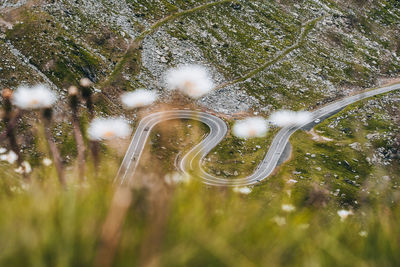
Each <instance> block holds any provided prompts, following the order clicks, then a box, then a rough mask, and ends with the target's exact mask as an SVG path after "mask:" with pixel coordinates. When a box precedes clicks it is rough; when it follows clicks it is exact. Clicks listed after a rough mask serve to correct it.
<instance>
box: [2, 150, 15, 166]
mask: <svg viewBox="0 0 400 267" xmlns="http://www.w3.org/2000/svg"><path fill="white" fill-rule="evenodd" d="M17 159H18V155H17V154H16V153H15V152H14V151H12V150H10V151H9V152H8V153H7V154H4V155H0V160H2V161H7V162H8V163H10V164H14V162H15V161H17Z"/></svg>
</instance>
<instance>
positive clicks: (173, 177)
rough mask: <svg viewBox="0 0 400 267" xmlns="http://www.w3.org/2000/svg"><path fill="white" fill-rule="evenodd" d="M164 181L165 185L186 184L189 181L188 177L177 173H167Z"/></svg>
mask: <svg viewBox="0 0 400 267" xmlns="http://www.w3.org/2000/svg"><path fill="white" fill-rule="evenodd" d="M164 180H165V182H166V183H167V184H169V185H173V184H180V183H187V182H189V181H190V177H189V176H187V175H182V174H180V173H179V172H174V173H169V174H167V175H165V177H164Z"/></svg>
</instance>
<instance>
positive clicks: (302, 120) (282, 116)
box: [269, 110, 312, 127]
mask: <svg viewBox="0 0 400 267" xmlns="http://www.w3.org/2000/svg"><path fill="white" fill-rule="evenodd" d="M269 121H270V122H271V123H273V124H275V125H276V126H279V127H285V126H291V125H298V126H301V125H304V124H306V123H308V122H311V121H312V116H311V113H310V112H307V111H298V112H295V111H291V110H280V111H276V112H274V113H272V115H271V116H270V118H269Z"/></svg>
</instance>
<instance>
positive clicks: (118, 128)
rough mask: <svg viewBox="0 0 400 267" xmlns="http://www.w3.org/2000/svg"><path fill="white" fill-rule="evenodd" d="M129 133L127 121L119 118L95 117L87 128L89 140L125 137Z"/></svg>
mask: <svg viewBox="0 0 400 267" xmlns="http://www.w3.org/2000/svg"><path fill="white" fill-rule="evenodd" d="M130 133H131V129H130V127H129V125H128V123H127V122H126V121H125V120H123V119H120V118H96V119H94V120H93V121H92V122H91V123H90V125H89V129H88V134H89V138H90V139H91V140H110V139H115V138H126V137H128V136H129V134H130Z"/></svg>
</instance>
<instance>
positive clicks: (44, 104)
mask: <svg viewBox="0 0 400 267" xmlns="http://www.w3.org/2000/svg"><path fill="white" fill-rule="evenodd" d="M56 100H57V97H56V94H55V93H54V92H53V91H51V90H50V89H49V88H48V87H47V86H45V85H41V84H39V85H35V86H33V87H27V86H20V87H18V88H17V90H16V91H15V92H14V94H13V103H14V105H16V106H17V107H19V108H21V109H39V108H50V107H51V106H52V105H53V104H54V103H55V102H56Z"/></svg>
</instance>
